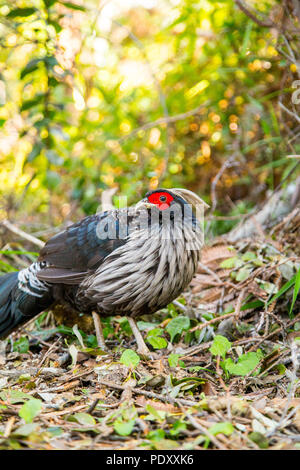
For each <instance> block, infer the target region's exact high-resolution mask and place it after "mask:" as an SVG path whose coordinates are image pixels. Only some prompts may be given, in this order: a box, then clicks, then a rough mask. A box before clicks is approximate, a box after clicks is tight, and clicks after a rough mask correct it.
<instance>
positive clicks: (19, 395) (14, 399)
mask: <svg viewBox="0 0 300 470" xmlns="http://www.w3.org/2000/svg"><path fill="white" fill-rule="evenodd" d="M30 398H31V396H30V395H28V394H27V393H24V392H21V391H20V390H11V389H10V390H3V391H2V392H1V393H0V399H1V400H3V401H7V402H8V403H11V404H12V405H14V404H15V403H24V402H25V401H26V400H29V399H30Z"/></svg>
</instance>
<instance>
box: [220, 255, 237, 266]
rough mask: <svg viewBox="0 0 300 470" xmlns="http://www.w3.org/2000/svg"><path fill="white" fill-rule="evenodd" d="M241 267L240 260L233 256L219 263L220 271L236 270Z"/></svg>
mask: <svg viewBox="0 0 300 470" xmlns="http://www.w3.org/2000/svg"><path fill="white" fill-rule="evenodd" d="M241 265H242V262H241V260H240V259H239V258H238V257H237V256H233V257H232V258H227V259H225V260H224V261H222V263H220V268H222V269H232V268H238V267H239V266H241Z"/></svg>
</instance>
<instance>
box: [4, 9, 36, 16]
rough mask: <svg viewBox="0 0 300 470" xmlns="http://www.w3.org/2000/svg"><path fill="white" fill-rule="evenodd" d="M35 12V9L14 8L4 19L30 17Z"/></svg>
mask: <svg viewBox="0 0 300 470" xmlns="http://www.w3.org/2000/svg"><path fill="white" fill-rule="evenodd" d="M36 11H37V9H36V8H30V7H28V8H15V9H14V10H10V12H9V13H8V14H7V15H6V18H17V17H26V16H31V15H33V14H34V13H35V12H36Z"/></svg>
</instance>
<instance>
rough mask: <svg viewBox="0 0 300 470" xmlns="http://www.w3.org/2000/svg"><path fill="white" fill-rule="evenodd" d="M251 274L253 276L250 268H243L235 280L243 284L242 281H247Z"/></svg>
mask: <svg viewBox="0 0 300 470" xmlns="http://www.w3.org/2000/svg"><path fill="white" fill-rule="evenodd" d="M250 274H251V269H250V268H241V269H239V270H238V272H237V275H236V278H235V279H236V280H237V281H238V282H242V281H245V280H246V279H248V277H249V276H250Z"/></svg>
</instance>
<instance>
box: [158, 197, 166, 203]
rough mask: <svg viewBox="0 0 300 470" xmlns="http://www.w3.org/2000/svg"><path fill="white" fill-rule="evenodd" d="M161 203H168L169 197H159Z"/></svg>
mask: <svg viewBox="0 0 300 470" xmlns="http://www.w3.org/2000/svg"><path fill="white" fill-rule="evenodd" d="M159 200H160V202H166V200H167V196H159Z"/></svg>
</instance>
